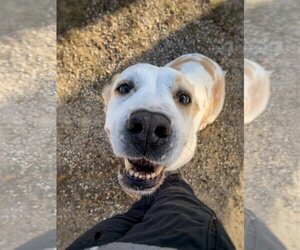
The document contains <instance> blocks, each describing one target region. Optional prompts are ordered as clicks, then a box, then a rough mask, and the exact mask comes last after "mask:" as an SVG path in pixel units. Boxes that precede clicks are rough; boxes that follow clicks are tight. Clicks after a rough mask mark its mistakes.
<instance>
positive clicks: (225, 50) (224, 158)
mask: <svg viewBox="0 0 300 250" xmlns="http://www.w3.org/2000/svg"><path fill="white" fill-rule="evenodd" d="M84 2H85V1H79V3H80V5H78V6H80V8H79V7H78V6H74V3H73V2H72V4H68V3H70V2H69V1H60V2H59V5H58V10H59V13H58V17H61V18H59V23H58V27H59V31H60V32H59V36H58V68H57V71H58V82H57V93H58V128H57V129H58V155H57V156H58V158H57V164H58V165H57V167H58V181H57V185H58V186H57V188H58V197H57V201H58V203H57V209H58V217H57V219H58V244H59V249H63V248H64V247H65V246H67V245H68V244H70V243H71V242H72V241H73V240H74V239H76V238H77V237H78V236H79V235H80V234H82V233H83V232H84V231H85V230H87V229H88V228H90V227H91V226H92V225H94V224H95V223H97V222H99V221H101V220H103V219H105V218H108V217H111V216H112V215H114V214H116V213H120V212H124V211H125V210H126V209H127V208H128V206H129V205H130V204H132V202H133V199H131V198H130V197H128V196H127V195H126V194H125V193H124V192H123V191H122V190H121V188H120V187H119V185H118V183H117V166H118V164H122V162H120V161H119V160H117V159H115V158H114V156H113V154H112V152H111V150H110V146H109V143H108V141H107V138H106V135H105V133H104V130H103V124H104V112H103V105H102V100H101V89H102V87H103V86H104V84H107V83H108V82H109V81H110V80H111V78H112V77H113V75H114V74H115V73H117V72H119V71H121V70H122V69H124V68H126V67H127V66H129V65H131V64H133V63H137V62H148V63H153V64H156V65H164V64H166V63H167V62H169V61H170V60H172V59H174V58H176V57H177V56H179V55H182V54H185V53H191V52H199V53H203V54H205V55H207V56H209V57H211V58H212V59H214V60H216V61H217V62H218V63H220V65H221V66H222V67H223V68H224V70H228V74H227V77H226V102H225V106H224V110H223V111H222V113H221V115H220V117H219V118H218V119H217V121H216V122H215V123H214V124H213V125H211V126H209V127H207V128H206V129H205V130H204V131H202V132H201V133H200V135H199V139H198V144H199V145H198V149H197V153H196V155H195V157H194V159H193V160H192V161H191V163H190V164H188V165H187V166H185V167H184V168H183V172H184V176H185V177H186V178H187V179H188V181H189V182H190V183H191V185H192V186H193V188H194V190H195V192H196V194H197V195H198V197H199V198H200V199H202V200H203V201H204V202H206V203H207V204H208V205H210V206H211V207H212V208H213V209H215V211H216V212H217V214H218V215H219V217H220V218H221V219H222V221H223V222H224V224H225V226H226V228H227V230H228V231H229V234H230V235H231V237H232V238H233V240H234V242H235V244H236V245H237V247H238V249H243V247H242V245H243V183H242V182H243V181H242V176H243V164H242V163H243V4H241V3H240V4H238V2H239V1H234V2H236V4H232V3H231V4H229V3H228V4H222V1H213V2H214V4H216V2H219V5H214V7H215V8H212V9H210V8H207V7H205V8H201V7H200V1H198V0H188V1H186V0H184V1H183V0H176V1H169V0H167V1H158V0H151V1H129V0H127V1H112V3H111V4H108V3H106V4H103V2H101V1H95V2H94V3H93V4H91V5H89V4H83V3H84ZM121 3H122V4H121ZM78 12H79V14H78V15H75V14H74V13H78ZM70 13H73V18H72V15H68V14H70ZM75 17H76V18H75ZM77 17H81V18H82V19H83V20H84V21H82V19H80V20H81V21H80V20H78V18H77Z"/></svg>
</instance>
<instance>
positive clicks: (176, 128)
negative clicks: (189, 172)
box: [103, 64, 223, 194]
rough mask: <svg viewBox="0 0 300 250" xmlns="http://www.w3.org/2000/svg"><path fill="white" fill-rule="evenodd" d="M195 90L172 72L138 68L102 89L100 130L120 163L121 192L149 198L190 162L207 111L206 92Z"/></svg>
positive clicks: (189, 82) (180, 76) (185, 78)
mask: <svg viewBox="0 0 300 250" xmlns="http://www.w3.org/2000/svg"><path fill="white" fill-rule="evenodd" d="M196 85H197V84H194V83H193V82H191V81H190V80H189V79H188V78H187V77H186V75H185V74H183V73H182V72H181V71H180V70H177V69H175V68H173V67H172V66H166V67H156V66H153V65H149V64H137V65H134V66H131V67H129V68H127V69H126V70H124V71H123V72H122V73H121V74H119V75H117V76H115V78H114V80H113V83H112V84H111V85H108V86H106V87H105V89H104V90H103V98H104V102H105V110H106V123H105V130H106V132H107V134H108V136H109V139H110V142H111V145H112V148H113V151H114V153H115V155H116V156H117V157H121V158H124V160H125V164H124V167H121V168H120V169H119V182H120V184H121V186H122V187H123V188H124V189H125V191H128V192H136V193H139V194H146V193H151V192H153V191H154V190H155V189H156V188H157V187H158V186H159V185H160V184H161V183H162V181H163V178H164V173H165V172H166V171H172V170H175V169H177V168H179V167H181V166H183V165H184V164H186V163H187V162H188V161H189V160H190V159H191V158H192V157H193V155H194V151H195V147H196V133H197V131H198V130H199V128H200V127H203V126H202V125H201V124H202V123H203V122H204V123H205V124H206V121H203V119H207V112H208V109H210V112H211V111H212V107H211V105H212V104H209V100H208V99H209V97H208V95H209V94H208V93H207V92H208V91H206V92H205V88H206V87H205V86H196ZM200 85H201V84H200ZM202 92H203V93H202ZM222 105H223V104H222ZM205 117H206V118H205Z"/></svg>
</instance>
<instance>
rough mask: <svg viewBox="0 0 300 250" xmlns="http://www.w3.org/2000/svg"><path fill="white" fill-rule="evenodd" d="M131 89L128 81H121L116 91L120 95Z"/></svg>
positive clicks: (127, 92)
mask: <svg viewBox="0 0 300 250" xmlns="http://www.w3.org/2000/svg"><path fill="white" fill-rule="evenodd" d="M132 89H133V87H132V85H130V84H129V83H122V84H121V85H120V86H119V87H118V88H117V91H118V92H119V93H120V94H121V95H127V94H129V93H130V92H131V90H132Z"/></svg>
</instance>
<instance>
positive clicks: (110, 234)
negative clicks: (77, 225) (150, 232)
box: [66, 197, 152, 250]
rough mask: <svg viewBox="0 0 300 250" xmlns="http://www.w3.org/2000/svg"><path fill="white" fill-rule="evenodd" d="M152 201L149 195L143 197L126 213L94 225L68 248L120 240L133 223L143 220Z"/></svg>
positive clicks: (70, 249) (71, 249) (86, 246)
mask: <svg viewBox="0 0 300 250" xmlns="http://www.w3.org/2000/svg"><path fill="white" fill-rule="evenodd" d="M151 202H152V201H151V199H150V198H149V197H143V198H142V199H141V200H139V201H137V202H136V203H134V204H133V206H132V207H131V208H130V209H129V210H128V211H127V212H126V213H124V214H118V215H115V216H113V217H112V218H109V219H107V220H104V221H102V222H100V223H98V224H96V225H95V226H93V227H92V228H91V229H89V230H88V231H87V232H85V233H84V234H83V235H82V236H80V237H79V238H78V239H76V240H75V241H74V242H73V243H72V244H71V245H70V246H69V247H67V248H66V250H77V249H78V250H79V249H85V248H89V247H93V246H101V245H104V244H108V243H111V242H114V241H116V240H118V239H119V238H121V237H122V236H123V235H124V234H126V233H127V232H128V231H129V230H130V229H131V227H132V226H133V225H135V224H137V223H140V222H141V221H142V219H143V216H144V214H145V213H146V211H147V210H148V208H149V207H150V205H151Z"/></svg>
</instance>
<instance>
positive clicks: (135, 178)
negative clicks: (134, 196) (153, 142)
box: [123, 158, 163, 190]
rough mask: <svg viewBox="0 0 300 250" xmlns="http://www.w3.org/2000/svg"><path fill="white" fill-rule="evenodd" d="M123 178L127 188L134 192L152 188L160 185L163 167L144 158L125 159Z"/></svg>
mask: <svg viewBox="0 0 300 250" xmlns="http://www.w3.org/2000/svg"><path fill="white" fill-rule="evenodd" d="M123 177H124V181H125V184H127V186H128V187H129V188H132V189H136V190H143V189H149V188H153V187H155V186H158V185H159V184H160V183H161V180H162V178H163V166H162V165H159V164H155V163H153V162H151V161H149V160H147V159H144V158H141V159H125V171H124V172H123Z"/></svg>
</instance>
